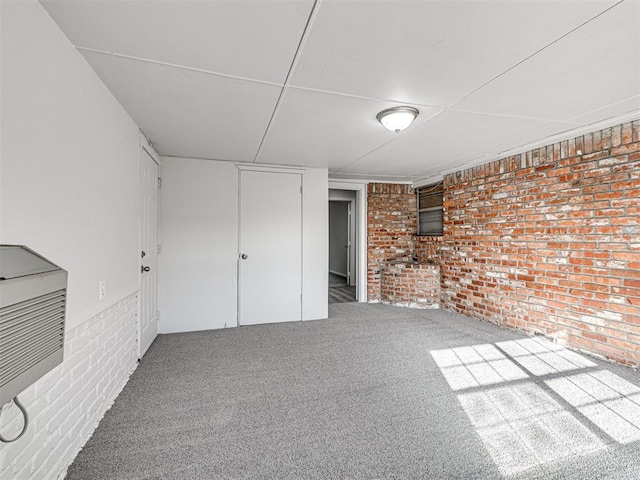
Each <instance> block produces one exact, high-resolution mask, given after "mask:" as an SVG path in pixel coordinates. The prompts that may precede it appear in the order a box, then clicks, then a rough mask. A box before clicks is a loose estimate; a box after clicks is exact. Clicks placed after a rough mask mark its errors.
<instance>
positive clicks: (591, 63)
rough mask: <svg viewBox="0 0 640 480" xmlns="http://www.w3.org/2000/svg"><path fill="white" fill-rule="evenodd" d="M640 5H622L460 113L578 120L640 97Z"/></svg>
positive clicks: (469, 100) (483, 91) (468, 102)
mask: <svg viewBox="0 0 640 480" xmlns="http://www.w3.org/2000/svg"><path fill="white" fill-rule="evenodd" d="M639 22H640V2H624V3H621V4H620V5H617V6H616V7H614V8H612V9H611V10H609V11H608V12H606V13H604V14H603V15H601V16H600V17H598V18H597V19H595V20H593V21H591V22H589V23H588V24H586V25H584V26H583V27H581V28H580V29H578V30H576V31H575V32H573V33H571V34H570V35H567V36H566V37H564V38H563V39H561V40H559V41H558V42H556V43H555V44H553V45H552V46H550V47H548V48H547V49H545V50H543V51H541V52H540V53H538V54H537V55H535V56H534V57H532V58H530V59H529V60H527V61H526V62H524V63H522V64H520V65H518V66H517V67H515V68H513V69H512V70H510V71H509V72H507V73H505V74H504V75H503V76H501V77H500V78H498V79H496V80H494V81H493V82H491V83H490V84H488V85H486V86H485V87H483V88H482V89H480V90H478V91H477V92H475V93H473V94H472V95H469V96H468V97H467V98H465V99H464V100H463V101H461V102H460V103H459V104H458V105H456V107H455V108H456V109H458V108H460V109H465V110H471V111H476V112H485V113H497V114H504V115H528V116H531V117H538V118H547V119H553V120H567V119H574V118H576V117H578V116H579V115H583V114H587V113H588V112H590V111H593V110H594V109H598V108H601V107H604V106H607V105H611V104H612V103H615V102H618V101H620V100H624V99H627V98H630V97H632V96H635V95H638V94H640V33H639V32H640V30H639V29H638V25H639Z"/></svg>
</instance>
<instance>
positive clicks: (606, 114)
mask: <svg viewBox="0 0 640 480" xmlns="http://www.w3.org/2000/svg"><path fill="white" fill-rule="evenodd" d="M632 112H637V117H638V118H640V95H638V96H636V97H632V98H627V99H626V100H622V101H621V102H617V103H614V104H613V105H607V106H606V107H603V108H598V109H597V110H593V111H591V112H588V113H583V114H582V115H578V116H576V117H573V118H571V121H572V122H576V123H580V124H581V125H590V124H592V123H595V122H600V121H602V120H606V119H608V118H613V117H619V116H622V115H626V114H629V113H632Z"/></svg>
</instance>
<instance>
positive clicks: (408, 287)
mask: <svg viewBox="0 0 640 480" xmlns="http://www.w3.org/2000/svg"><path fill="white" fill-rule="evenodd" d="M380 296H381V300H382V302H383V303H389V304H391V305H398V306H402V307H414V308H440V267H439V266H438V265H426V264H425V265H421V264H412V263H408V264H406V263H395V262H391V263H385V264H384V265H382V267H381V269H380Z"/></svg>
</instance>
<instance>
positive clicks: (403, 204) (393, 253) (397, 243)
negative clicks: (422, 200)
mask: <svg viewBox="0 0 640 480" xmlns="http://www.w3.org/2000/svg"><path fill="white" fill-rule="evenodd" d="M416 218H417V217H416V194H415V190H414V189H413V188H411V185H402V184H391V183H370V184H369V186H368V190H367V264H368V265H367V267H368V268H367V282H368V283H367V297H368V300H369V301H370V302H371V301H380V265H381V263H383V262H386V261H388V260H395V259H402V258H404V259H407V260H410V259H411V255H412V250H413V240H412V239H413V235H415V232H416V228H417V223H416V222H417V220H416Z"/></svg>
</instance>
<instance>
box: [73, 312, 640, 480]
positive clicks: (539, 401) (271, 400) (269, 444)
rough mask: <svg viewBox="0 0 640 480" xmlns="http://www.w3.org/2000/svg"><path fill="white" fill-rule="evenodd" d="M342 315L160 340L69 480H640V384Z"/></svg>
mask: <svg viewBox="0 0 640 480" xmlns="http://www.w3.org/2000/svg"><path fill="white" fill-rule="evenodd" d="M329 308H330V318H329V319H328V320H318V321H312V322H295V323H281V324H270V325H257V326H249V327H240V328H234V329H226V330H215V331H203V332H193V333H182V334H171V335H160V336H159V337H158V338H157V339H156V341H155V342H154V344H153V345H152V346H151V348H150V349H149V351H148V353H147V354H146V355H145V357H144V358H143V360H142V362H141V364H140V365H139V367H138V369H137V370H136V371H135V372H134V374H133V375H132V377H131V379H130V380H129V382H128V384H127V385H126V387H125V388H124V390H123V391H122V393H121V394H120V396H119V397H118V399H117V400H116V402H115V404H114V405H113V407H112V408H111V409H110V410H109V411H108V412H107V413H106V415H105V417H104V418H103V419H102V421H101V422H100V425H99V427H98V429H97V430H96V432H95V433H94V434H93V436H92V437H91V439H90V440H89V442H88V443H87V444H86V446H85V447H84V449H83V450H82V451H81V452H80V453H79V455H78V456H77V458H76V459H75V461H74V462H73V464H72V465H71V466H70V467H69V469H68V473H67V478H68V479H82V480H88V479H91V480H94V479H367V480H369V479H502V478H506V479H525V478H526V479H560V478H563V479H564V478H566V479H576V480H578V479H580V480H584V479H611V480H613V479H616V480H618V479H638V478H640V414H639V413H638V409H640V396H636V395H640V394H638V392H640V388H638V387H637V386H638V385H640V376H639V375H638V373H637V372H636V371H634V370H632V369H628V368H624V367H620V366H617V365H612V364H609V363H606V362H601V361H599V360H596V359H593V358H588V357H586V356H576V355H575V354H573V352H568V351H553V350H554V348H555V347H553V344H549V345H551V347H549V348H550V350H549V349H545V348H547V347H540V348H541V349H542V353H540V352H538V353H536V348H538V347H536V345H538V344H534V343H531V342H535V340H531V339H526V337H523V336H521V335H518V334H516V333H514V332H510V331H507V330H504V329H501V328H499V327H496V326H494V325H490V324H486V323H482V322H479V321H476V320H471V319H468V318H465V317H463V316H461V315H457V314H453V313H449V312H445V311H441V310H412V309H404V308H398V307H392V306H387V305H380V304H376V305H368V304H358V303H344V304H335V305H330V306H329ZM527 342H529V343H527ZM540 345H542V344H540ZM522 352H525V353H527V352H529V353H528V354H526V355H525V354H523V353H522ZM571 355H574V356H571ZM563 362H564V363H563ZM489 365H492V367H491V368H489ZM552 365H554V366H555V370H553V368H552V367H551V366H552ZM514 367H515V368H514ZM545 367H546V368H549V369H551V370H545ZM496 372H497V373H496ZM497 374H499V375H498V376H497V377H496V375H497ZM596 376H597V378H598V379H599V380H596V379H595V378H596ZM496 378H497V379H496ZM599 382H600V383H599ZM596 384H597V385H596ZM607 385H609V386H607ZM578 386H581V387H580V388H578ZM570 387H571V388H573V390H572V389H571V388H570ZM609 387H611V388H609ZM607 389H608V390H607ZM588 392H591V393H588ZM607 392H609V393H607ZM611 392H614V393H611ZM589 395H592V396H589ZM616 402H617V403H616ZM634 402H636V403H634ZM634 405H636V407H638V408H635V407H634ZM616 412H617V413H616ZM607 415H609V416H607ZM634 429H635V430H634Z"/></svg>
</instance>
